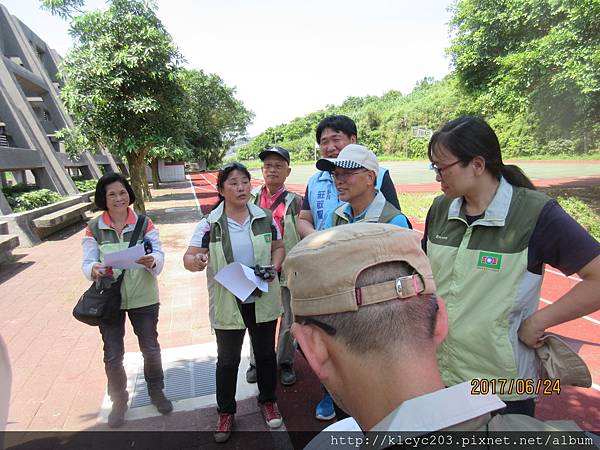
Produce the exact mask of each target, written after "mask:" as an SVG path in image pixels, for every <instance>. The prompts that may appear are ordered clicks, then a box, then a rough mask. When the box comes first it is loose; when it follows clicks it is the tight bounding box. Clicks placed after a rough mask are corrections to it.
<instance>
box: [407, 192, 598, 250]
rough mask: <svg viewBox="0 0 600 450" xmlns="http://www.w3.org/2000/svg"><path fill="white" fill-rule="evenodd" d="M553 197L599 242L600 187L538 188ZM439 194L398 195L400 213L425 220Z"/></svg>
mask: <svg viewBox="0 0 600 450" xmlns="http://www.w3.org/2000/svg"><path fill="white" fill-rule="evenodd" d="M540 191H542V192H544V193H546V194H548V195H549V196H551V197H554V198H556V199H557V200H558V203H559V204H560V206H562V208H563V209H564V210H565V211H566V212H567V213H568V214H569V215H571V217H573V218H574V219H575V220H576V221H577V222H579V223H580V224H581V225H582V226H583V227H584V228H585V229H586V230H588V231H589V232H590V234H591V235H592V236H594V237H595V238H596V240H599V241H600V185H592V186H586V187H564V188H540ZM438 195H439V193H418V194H399V195H398V199H399V200H400V205H401V206H402V212H403V213H405V214H407V215H409V216H413V217H417V218H419V219H423V220H425V217H426V216H427V211H428V209H429V206H430V205H431V203H432V202H433V199H434V198H435V197H437V196H438Z"/></svg>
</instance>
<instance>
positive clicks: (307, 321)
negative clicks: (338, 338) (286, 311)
mask: <svg viewBox="0 0 600 450" xmlns="http://www.w3.org/2000/svg"><path fill="white" fill-rule="evenodd" d="M296 322H298V323H299V324H300V325H314V326H316V327H319V328H320V329H321V330H323V331H324V332H325V333H327V334H328V335H330V336H335V333H337V330H336V329H335V328H333V327H332V326H331V325H329V324H328V323H325V322H321V321H320V320H317V319H313V318H312V317H296Z"/></svg>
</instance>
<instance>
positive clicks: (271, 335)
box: [183, 163, 285, 442]
mask: <svg viewBox="0 0 600 450" xmlns="http://www.w3.org/2000/svg"><path fill="white" fill-rule="evenodd" d="M217 189H218V191H219V197H220V202H219V204H218V205H217V206H216V207H215V208H214V209H213V211H212V212H211V213H210V214H209V215H208V217H207V218H204V219H202V220H201V221H200V223H199V224H198V225H197V227H196V230H195V231H194V235H193V236H192V239H191V242H190V245H189V247H188V249H187V251H186V253H185V255H184V257H183V262H184V266H185V268H186V269H187V270H189V271H191V272H197V271H201V270H204V269H205V268H207V267H208V270H207V280H208V292H209V315H210V322H211V326H212V328H213V329H214V330H215V334H216V338H217V353H218V356H217V373H216V384H217V409H218V412H219V418H218V422H217V427H216V430H215V433H214V437H215V440H216V441H217V442H225V441H226V440H227V439H229V437H230V435H231V430H232V428H233V418H234V415H235V412H236V402H235V391H236V384H237V374H238V366H239V364H240V355H241V350H242V343H243V340H244V334H245V332H246V328H247V329H248V331H249V333H250V340H251V341H252V348H253V349H254V355H255V359H256V371H257V381H258V390H259V395H258V402H259V404H260V409H261V412H262V414H263V417H264V419H265V421H266V423H267V425H268V426H269V427H270V428H277V427H279V426H281V423H282V419H281V415H280V413H279V410H278V408H277V403H276V396H275V388H276V382H277V361H276V355H275V350H274V349H275V328H276V325H277V318H278V317H279V316H280V315H281V314H282V312H283V310H282V307H281V298H280V294H279V282H278V280H277V277H274V278H272V279H270V282H269V290H268V292H266V293H262V294H261V295H260V296H258V295H254V294H252V295H251V296H250V298H249V299H248V300H246V301H244V302H242V301H241V300H240V299H238V298H237V297H235V296H234V295H233V294H232V293H231V292H230V291H229V290H227V289H226V288H225V287H224V286H223V285H221V284H220V283H218V282H216V281H215V280H214V276H215V274H217V273H218V272H219V271H220V270H221V269H223V267H225V266H226V265H228V264H230V263H232V262H239V263H242V264H244V265H245V266H248V267H254V266H255V265H257V264H258V265H261V266H270V265H272V266H273V269H274V270H275V271H279V270H280V269H281V264H282V262H283V258H284V256H285V250H284V246H283V241H282V240H281V233H280V231H279V229H278V227H277V225H276V223H275V222H274V221H273V217H272V215H271V211H270V210H268V209H263V208H260V207H258V206H256V205H255V204H253V203H249V201H250V190H251V185H250V173H249V172H248V170H247V169H246V167H245V166H244V165H242V164H240V163H231V164H227V165H225V166H224V167H223V168H222V169H221V170H220V171H219V175H218V178H217Z"/></svg>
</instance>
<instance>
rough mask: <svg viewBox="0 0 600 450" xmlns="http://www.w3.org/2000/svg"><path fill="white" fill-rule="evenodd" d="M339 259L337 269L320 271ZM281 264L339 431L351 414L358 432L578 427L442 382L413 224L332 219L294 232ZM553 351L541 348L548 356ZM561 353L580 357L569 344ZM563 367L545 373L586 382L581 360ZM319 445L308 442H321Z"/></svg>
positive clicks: (428, 284) (435, 301)
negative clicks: (339, 412)
mask: <svg viewBox="0 0 600 450" xmlns="http://www.w3.org/2000/svg"><path fill="white" fill-rule="evenodd" d="M339 261H344V270H337V271H335V270H333V271H324V270H323V267H336V266H337V265H338V264H339ZM284 267H285V270H286V273H287V274H288V286H289V289H290V292H291V296H292V309H293V311H294V315H295V321H296V322H295V323H294V325H293V326H292V332H293V334H294V336H295V338H296V339H297V341H298V343H299V345H300V347H301V348H302V351H303V353H304V355H305V356H306V359H307V361H308V363H309V364H310V366H311V368H312V369H313V371H314V372H315V374H316V375H317V376H318V378H319V379H320V380H321V382H322V383H323V384H324V385H325V386H326V388H327V389H328V390H329V392H330V393H331V395H332V396H333V398H334V399H335V401H336V402H337V403H338V404H339V405H340V406H341V407H342V408H343V409H344V410H346V411H347V412H348V413H350V414H351V415H352V417H353V419H346V421H348V424H347V426H348V428H346V430H347V429H353V427H352V426H351V423H352V422H353V421H354V420H355V421H356V422H354V424H355V425H356V424H357V425H358V427H356V426H355V427H354V429H356V430H359V431H361V430H362V431H365V432H366V431H368V432H386V431H412V432H414V433H416V434H417V435H418V434H426V433H431V432H434V431H439V430H457V431H458V430H461V431H478V430H479V431H481V430H483V431H486V430H487V431H508V430H518V431H564V430H574V431H577V430H579V429H578V428H577V426H576V425H575V424H574V423H573V422H563V421H560V422H541V421H538V420H536V419H534V418H532V417H529V416H522V415H493V414H492V413H493V412H494V411H497V410H499V409H501V408H503V407H504V403H503V402H502V401H501V400H500V399H499V398H498V397H497V396H496V395H493V394H491V393H486V394H481V395H474V394H473V393H472V383H470V382H465V383H461V384H458V385H455V386H452V387H449V388H445V386H444V383H443V381H442V378H441V376H440V372H439V369H438V363H437V356H436V350H437V347H438V345H439V344H440V343H441V342H442V341H443V339H444V337H445V336H446V333H447V331H448V316H447V313H446V308H445V305H444V302H443V300H442V299H441V298H439V297H437V296H436V295H435V291H436V288H435V284H434V281H433V275H432V272H431V266H430V264H429V260H428V259H427V256H426V255H425V253H424V252H423V251H422V249H421V245H420V237H419V236H418V235H417V234H416V233H415V232H413V231H411V230H407V229H403V228H400V227H397V226H394V225H389V224H375V223H359V224H353V225H341V226H338V227H334V228H331V229H328V230H324V231H321V232H318V233H314V234H311V235H310V236H308V237H307V238H305V239H304V240H302V241H301V242H300V243H299V244H298V245H296V246H295V247H294V248H293V249H292V251H291V252H290V253H289V254H288V255H287V257H286V260H285V263H284ZM306 280H310V283H307V282H306ZM551 340H553V339H551ZM567 348H568V347H567ZM554 351H555V349H549V352H548V355H547V356H548V358H549V359H550V360H551V359H552V358H553V357H554V356H556V353H553V352H554ZM564 351H565V349H564V348H563V349H562V350H559V353H560V352H564ZM565 354H568V356H569V357H570V358H573V359H571V361H577V362H578V363H582V361H581V359H580V358H579V357H578V356H577V355H576V354H575V353H574V352H573V351H570V352H569V351H566V353H565ZM563 356H564V354H563ZM544 364H547V361H544ZM569 366H570V367H565V366H564V365H561V364H557V363H556V361H555V362H554V364H553V367H554V369H555V370H558V372H554V373H552V374H550V372H548V374H549V375H552V376H560V377H563V376H565V377H567V378H568V376H570V378H571V380H572V381H573V380H576V381H578V382H583V383H588V382H591V379H588V378H587V377H589V371H587V367H585V364H579V365H578V364H572V363H569ZM561 371H566V372H561ZM572 371H575V372H576V373H571V374H569V372H572ZM567 375H568V376H567ZM335 425H338V424H335ZM343 429H344V427H343V426H342V427H341V428H338V430H343ZM322 444H323V442H320V443H318V446H317V447H314V448H325V447H327V446H324V445H322ZM328 445H332V443H331V441H329V444H328Z"/></svg>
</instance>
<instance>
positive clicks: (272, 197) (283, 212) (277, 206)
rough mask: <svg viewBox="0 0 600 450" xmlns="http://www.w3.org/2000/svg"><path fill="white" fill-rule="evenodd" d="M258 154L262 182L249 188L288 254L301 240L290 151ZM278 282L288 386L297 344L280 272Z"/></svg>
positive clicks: (251, 374) (280, 348)
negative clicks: (278, 232)
mask: <svg viewBox="0 0 600 450" xmlns="http://www.w3.org/2000/svg"><path fill="white" fill-rule="evenodd" d="M258 157H259V158H260V159H261V161H262V162H263V166H262V175H263V179H264V180H265V183H264V185H262V186H257V187H256V188H254V189H253V190H252V194H251V195H252V200H253V201H254V203H255V204H256V205H258V206H260V207H261V208H265V209H270V210H271V211H272V213H273V220H274V221H275V222H276V223H277V225H279V229H280V230H281V234H282V236H283V243H284V246H285V251H286V253H287V252H289V251H290V250H291V249H292V247H293V246H294V245H296V244H297V243H298V241H299V240H300V236H299V235H298V232H297V230H296V222H297V220H298V214H299V212H300V208H301V206H302V197H301V196H300V195H298V194H296V193H294V192H290V191H288V190H287V188H286V187H285V180H286V179H287V177H288V176H289V175H290V172H291V171H292V168H291V167H290V154H289V152H288V151H287V150H286V149H284V148H283V147H272V148H267V149H265V150H263V151H262V152H260V154H259V155H258ZM279 285H280V286H281V303H282V305H283V316H282V317H281V322H280V324H279V338H278V340H277V365H278V366H279V368H280V369H281V373H280V380H281V384H283V385H284V386H290V385H292V384H294V383H295V382H296V373H295V372H294V355H295V353H296V343H295V342H294V338H293V337H292V334H291V332H290V327H291V326H292V323H293V321H294V318H293V315H292V309H291V306H290V291H289V290H288V288H287V287H286V284H285V274H284V273H280V276H279ZM256 375H257V374H256V363H255V360H254V351H253V350H252V347H250V367H248V370H247V371H246V381H247V382H248V383H256V380H257V376H256Z"/></svg>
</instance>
